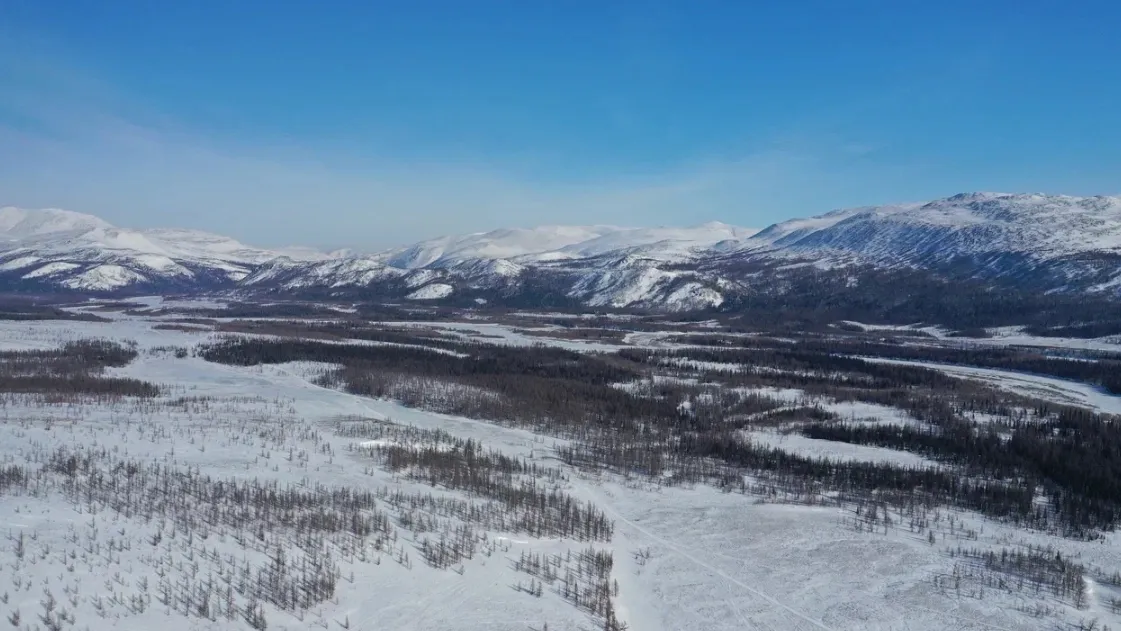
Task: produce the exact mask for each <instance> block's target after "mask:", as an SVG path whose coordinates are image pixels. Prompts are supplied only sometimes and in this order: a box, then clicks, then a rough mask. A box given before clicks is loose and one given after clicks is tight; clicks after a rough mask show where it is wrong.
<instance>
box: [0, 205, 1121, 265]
mask: <svg viewBox="0 0 1121 631" xmlns="http://www.w3.org/2000/svg"><path fill="white" fill-rule="evenodd" d="M958 195H998V196H1006V195H1013V196H1026V195H1043V196H1047V197H1073V198H1080V199H1081V198H1093V197H1110V198H1121V194H1108V193H1099V194H1091V195H1072V194H1069V193H1049V192H1044V191H1024V192H1009V191H959V192H957V193H952V194H949V195H943V196H940V197H934V198H930V199H922V200H906V201H893V202H886V203H882V204H864V205H859V206H848V207H843V208H829V209H826V210H822V211H820V212H816V213H813V214H807V215H802V216H796V217H787V218H785V219H781V220H779V221H775V222H772V223H769V224H766V225H759V226H745V225H741V224H732V223H728V222H726V221H720V220H718V219H710V220H704V221H695V222H693V223H688V224H676V225H675V224H650V225H617V224H604V223H592V224H576V223H543V224H535V225H513V226H501V227H496V228H491V229H487V230H475V231H471V232H453V233H441V234H432V235H430V236H422V237H420V238H418V239H414V240H411V241H403V242H397V243H389V244H380V245H377V244H370V245H363V244H353V245H348V244H330V243H328V244H315V243H300V242H281V243H261V242H259V240H256V239H255V238H254V237H253V236H252V235H249V236H243V235H238V234H232V233H228V232H224V231H223V230H222V229H221V228H208V227H203V228H194V227H187V226H179V225H149V226H135V225H121V224H116V223H113V222H108V223H110V224H111V225H112V226H113V227H114V228H118V229H121V230H130V231H144V230H160V229H163V230H191V231H196V232H204V233H209V234H212V235H215V236H221V237H227V238H231V239H234V240H235V241H238V242H239V243H241V244H242V245H245V246H247V247H251V248H256V249H263V250H278V251H279V250H286V249H305V250H314V251H317V252H320V253H322V254H331V253H334V252H338V251H344V250H345V251H351V252H353V253H355V254H359V255H376V254H382V253H385V252H388V251H392V250H396V249H401V248H407V247H409V246H412V245H416V244H418V243H424V242H429V241H435V240H439V239H444V238H461V237H469V236H477V235H484V234H489V233H493V232H500V231H504V230H526V231H533V230H540V229H544V228H566V227H584V228H608V229H614V230H656V229H668V230H688V229H696V228H702V227H705V226H709V225H714V224H715V225H723V226H727V227H729V228H734V229H738V230H743V231H748V232H753V233H759V232H762V231H764V230H766V229H767V228H770V227H771V226H773V225H777V224H781V223H785V222H788V221H796V220H799V219H809V218H813V217H819V216H823V215H826V214H829V213H833V212H842V211H846V210H854V209H858V208H877V207H887V206H904V205H911V204H925V203H929V202H932V201H939V200H948V199H952V198H953V197H956V196H958ZM12 208H14V209H18V210H21V211H27V212H34V211H63V212H70V213H76V214H79V215H85V216H89V217H94V218H97V219H100V220H102V221H107V220H106V219H105V218H104V217H101V216H100V215H97V214H95V213H89V212H83V211H81V210H75V209H73V208H57V207H41V208H28V207H26V206H19V205H16V204H9V203H0V211H3V210H6V209H12Z"/></svg>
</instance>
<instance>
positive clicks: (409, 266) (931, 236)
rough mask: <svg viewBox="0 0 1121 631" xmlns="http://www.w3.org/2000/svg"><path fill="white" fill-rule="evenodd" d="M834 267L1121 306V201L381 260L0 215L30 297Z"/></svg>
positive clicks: (690, 302)
mask: <svg viewBox="0 0 1121 631" xmlns="http://www.w3.org/2000/svg"><path fill="white" fill-rule="evenodd" d="M838 268H840V269H852V270H857V269H870V268H872V269H881V270H882V269H885V268H888V269H892V270H916V271H919V272H921V273H924V274H930V275H935V276H938V277H941V278H944V279H954V278H969V279H974V280H980V281H985V282H988V281H993V282H997V281H999V282H1002V283H1006V284H1011V285H1014V286H1019V287H1022V288H1029V289H1032V290H1037V289H1038V290H1043V291H1088V292H1096V293H1099V294H1104V295H1113V296H1119V297H1121V198H1117V197H1068V196H1057V195H1026V194H1025V195H1019V194H1000V193H968V194H961V195H955V196H953V197H949V198H946V199H939V200H935V201H932V202H927V203H915V204H896V205H888V206H876V207H865V208H853V209H846V210H837V211H833V212H830V213H827V214H825V215H821V216H819V217H813V218H809V219H795V220H791V221H787V222H783V223H779V224H775V225H773V226H770V227H768V228H766V229H765V230H762V231H755V230H751V229H746V228H738V227H735V226H729V225H726V224H721V223H707V224H702V225H699V226H694V227H691V228H620V227H615V226H542V227H538V228H528V229H526V228H518V229H507V230H495V231H491V232H485V233H478V234H470V235H462V236H448V237H441V238H438V239H432V240H428V241H423V242H420V243H416V244H413V245H410V246H406V247H402V248H396V249H392V250H388V251H385V252H380V253H376V254H372V255H354V254H351V253H348V252H336V253H331V254H324V253H320V252H316V251H313V250H303V249H291V250H264V249H258V248H252V247H249V246H246V245H243V244H241V243H239V242H237V241H235V240H233V239H229V238H226V237H222V236H219V235H213V234H208V233H202V232H197V231H189V230H125V229H121V228H117V227H114V226H112V225H110V224H108V223H106V222H104V221H102V220H101V219H98V218H96V217H92V216H89V215H82V214H79V213H72V212H68V211H60V210H41V211H27V210H20V209H15V208H5V209H0V283H5V284H7V285H8V286H9V287H18V288H32V289H41V288H49V289H69V290H87V291H88V290H97V291H113V290H122V291H124V290H129V291H140V290H148V289H151V288H153V287H156V288H159V287H173V288H175V289H177V290H181V291H190V290H199V291H207V290H214V289H240V290H244V291H253V292H268V293H272V294H283V295H291V296H299V295H319V296H323V295H344V294H346V295H355V296H362V297H368V298H371V299H376V298H385V299H393V300H417V301H433V300H439V301H445V302H447V301H451V302H458V303H462V304H475V303H478V302H482V301H486V302H488V303H491V304H494V303H496V302H497V303H499V304H519V305H533V304H549V305H553V306H574V307H575V306H581V305H582V306H594V307H618V308H655V309H675V310H685V309H695V308H706V307H717V306H720V305H723V304H728V303H729V301H732V302H731V303H732V304H735V299H736V298H738V297H742V296H744V295H745V294H748V293H750V292H752V291H757V290H759V288H761V287H766V286H768V285H777V284H781V282H785V281H783V279H788V278H789V275H790V274H791V273H792V272H791V270H798V269H811V270H819V271H820V270H822V269H838ZM834 280H835V279H834ZM830 282H834V281H830ZM846 282H849V281H846Z"/></svg>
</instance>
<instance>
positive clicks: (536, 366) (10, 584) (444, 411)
mask: <svg viewBox="0 0 1121 631" xmlns="http://www.w3.org/2000/svg"><path fill="white" fill-rule="evenodd" d="M56 309H57V310H56V311H55V312H52V313H51V314H49V315H44V314H42V313H31V312H28V314H27V317H24V318H20V319H15V318H13V319H7V320H4V321H0V340H3V348H2V349H0V393H2V394H0V397H2V399H0V401H2V409H0V415H2V418H0V432H3V440H0V450H2V452H3V462H2V466H0V484H2V488H0V511H2V513H3V521H4V522H5V526H6V534H5V540H4V541H3V542H0V562H2V563H3V566H4V571H5V574H7V578H6V579H5V583H6V584H5V585H4V586H2V587H0V614H2V615H4V616H5V617H7V618H8V620H9V622H10V623H11V624H12V626H13V628H17V629H36V628H38V629H78V630H81V629H91V630H94V631H97V630H100V629H125V630H136V631H140V630H148V629H153V628H162V629H169V630H170V629H183V630H188V629H266V628H267V629H274V630H275V629H290V630H297V629H355V630H359V631H363V630H374V629H450V628H455V629H511V630H514V629H517V630H525V629H533V630H535V631H544V630H545V629H549V630H564V629H570V630H577V629H586V630H599V629H608V630H611V629H614V630H621V629H631V630H633V631H648V630H649V631H661V630H676V629H713V630H720V629H729V630H730V629H805V630H823V629H824V630H833V631H840V630H857V629H882V630H888V629H923V630H926V629H945V628H954V629H976V630H983V629H1040V630H1043V629H1048V630H1049V629H1055V628H1072V629H1078V628H1082V629H1091V628H1092V629H1104V628H1106V627H1112V628H1121V546H1119V545H1118V544H1119V542H1118V541H1117V534H1116V532H1115V526H1116V523H1117V520H1118V519H1119V518H1121V517H1119V516H1121V506H1118V504H1117V497H1118V496H1117V495H1116V494H1114V495H1112V496H1111V495H1110V493H1111V491H1110V489H1111V488H1113V487H1112V486H1111V485H1115V484H1117V477H1116V474H1115V472H1116V471H1117V470H1118V469H1117V465H1118V461H1117V456H1116V448H1115V447H1116V444H1119V443H1112V444H1113V445H1114V447H1113V448H1112V450H1111V449H1110V448H1106V447H1104V446H1103V445H1102V443H1101V441H1107V442H1106V444H1109V443H1108V441H1109V440H1111V439H1112V438H1115V437H1116V436H1115V433H1116V431H1117V430H1116V429H1115V427H1116V424H1115V418H1116V417H1113V416H1112V415H1114V414H1118V413H1121V383H1117V382H1116V381H1115V380H1111V375H1114V374H1115V369H1116V367H1117V366H1119V365H1121V340H1119V339H1116V338H1110V337H1103V338H1098V339H1095V340H1093V343H1090V340H1088V339H1083V340H1082V342H1083V343H1082V344H1077V343H1074V341H1064V340H1062V339H1060V338H1040V337H1032V336H1031V335H1030V334H1027V333H1024V332H1023V331H1020V332H1018V333H1015V332H1013V331H1010V330H1006V331H995V330H994V331H991V335H990V336H989V337H985V338H975V339H966V338H960V337H947V336H946V332H945V331H944V330H941V329H938V328H929V327H927V328H923V327H905V326H896V327H888V326H874V325H866V324H861V323H858V322H837V323H834V324H833V325H831V326H828V327H826V328H825V329H823V330H821V331H818V332H810V331H806V332H803V333H801V334H792V333H790V332H786V331H783V332H776V331H772V330H767V329H766V328H765V327H756V328H753V329H751V330H748V329H749V328H750V327H745V323H743V322H741V321H736V320H729V319H719V318H718V319H692V320H681V319H674V318H668V317H664V316H657V315H619V314H610V315H595V314H592V313H585V314H571V313H557V312H544V311H529V310H526V311H477V310H476V311H461V310H446V309H437V308H433V307H419V308H418V307H414V306H410V307H408V309H407V310H402V309H401V308H394V307H391V306H381V307H378V308H377V309H378V310H377V311H376V312H375V311H372V310H371V309H372V308H371V307H367V306H363V305H350V304H345V303H334V304H330V303H300V304H296V303H288V304H278V303H271V304H270V303H255V304H249V303H239V304H233V303H230V302H228V301H225V300H214V299H210V300H197V299H191V298H186V299H170V298H159V297H143V298H134V299H128V300H123V301H122V300H90V301H81V302H76V303H68V304H67V303H58V304H57V305H56ZM300 310H304V311H306V313H305V314H303V315H300ZM1013 333H1015V334H1016V335H1018V336H1019V337H1015V336H1014V335H1013ZM1029 341H1031V342H1034V343H1035V344H1036V346H1027V345H1025V344H1026V342H1029ZM1002 443H1004V444H1009V445H1014V446H1016V449H1015V450H1012V451H1009V452H1007V453H1009V454H1015V458H1011V459H1003V458H994V457H992V455H991V453H992V452H991V451H990V450H991V448H992V446H993V445H997V444H1002ZM1037 449H1045V450H1046V451H1047V453H1051V454H1055V455H1057V456H1059V457H1061V458H1062V459H1063V462H1066V463H1067V464H1068V465H1069V467H1070V469H1069V470H1066V469H1063V468H1061V467H1058V468H1056V467H1055V466H1054V464H1053V463H1052V462H1051V460H1049V457H1047V456H1042V455H1040V454H1041V453H1042V452H1038V453H1037V451H1036V450H1037ZM1072 476H1073V477H1072ZM1079 476H1082V477H1081V478H1080V477H1079ZM1085 476H1089V477H1085ZM1078 479H1082V480H1085V481H1087V482H1086V483H1085V484H1083V483H1080V482H1077V481H1076V480H1078Z"/></svg>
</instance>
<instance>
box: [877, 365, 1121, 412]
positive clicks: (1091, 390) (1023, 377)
mask: <svg viewBox="0 0 1121 631" xmlns="http://www.w3.org/2000/svg"><path fill="white" fill-rule="evenodd" d="M861 359H863V360H865V361H869V362H879V363H884V364H905V365H910V366H923V367H925V368H932V369H934V370H939V371H942V372H944V373H946V374H947V375H950V376H951V377H958V378H961V379H973V380H976V381H984V382H986V383H990V384H992V385H994V386H996V387H998V388H1002V389H1005V390H1008V391H1011V392H1016V393H1019V394H1023V395H1026V396H1031V397H1038V398H1040V399H1045V400H1049V401H1055V402H1057V403H1065V404H1067V405H1075V406H1079V407H1086V408H1090V409H1093V410H1097V411H1099V412H1105V413H1107V414H1121V397H1119V396H1115V395H1112V394H1109V393H1108V392H1106V391H1104V390H1103V389H1102V388H1099V387H1096V386H1092V385H1089V384H1085V383H1079V382H1077V381H1069V380H1066V379H1059V378H1056V377H1045V376H1043V375H1033V374H1029V373H1023V372H1016V371H1012V370H998V369H995V368H976V367H973V366H955V365H952V364H939V363H934V362H918V361H910V360H902V359H881V358H874V357H862V358H861Z"/></svg>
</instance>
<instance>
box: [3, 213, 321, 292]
mask: <svg viewBox="0 0 1121 631" xmlns="http://www.w3.org/2000/svg"><path fill="white" fill-rule="evenodd" d="M326 256H327V255H325V254H321V253H319V252H315V251H313V250H306V249H299V248H297V249H293V250H288V251H273V250H263V249H259V248H252V247H249V246H246V245H243V244H242V243H239V242H238V241H236V240H234V239H231V238H229V237H224V236H220V235H216V234H210V233H206V232H200V231H197V230H177V229H153V230H128V229H123V228H117V227H115V226H113V225H112V224H109V223H108V222H106V221H104V220H102V219H100V218H98V217H94V216H92V215H85V214H81V213H76V212H71V211H67V210H58V209H44V210H24V209H20V208H13V207H5V208H0V282H3V283H4V284H6V285H7V286H8V287H10V288H11V287H23V286H27V287H38V286H46V287H53V288H63V289H73V290H87V291H111V290H117V289H124V288H137V287H153V288H162V287H175V288H178V289H184V290H190V289H194V288H207V289H208V288H211V287H213V286H214V285H222V284H227V283H230V282H236V281H239V280H241V279H243V278H245V277H246V276H248V275H249V274H250V273H252V272H253V271H254V270H256V268H257V267H259V266H260V265H262V264H264V263H266V262H269V261H273V260H276V259H278V258H281V257H285V258H287V259H292V260H302V261H313V260H319V259H323V258H326Z"/></svg>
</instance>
